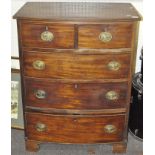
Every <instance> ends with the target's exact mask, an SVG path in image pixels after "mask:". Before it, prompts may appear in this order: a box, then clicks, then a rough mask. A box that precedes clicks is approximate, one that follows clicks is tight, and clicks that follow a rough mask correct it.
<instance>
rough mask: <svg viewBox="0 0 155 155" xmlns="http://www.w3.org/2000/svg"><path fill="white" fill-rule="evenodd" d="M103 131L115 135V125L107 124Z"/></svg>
mask: <svg viewBox="0 0 155 155" xmlns="http://www.w3.org/2000/svg"><path fill="white" fill-rule="evenodd" d="M104 131H105V132H106V133H115V132H116V131H117V128H116V126H115V125H112V124H108V125H106V126H105V127H104Z"/></svg>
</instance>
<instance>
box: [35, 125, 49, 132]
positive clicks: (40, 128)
mask: <svg viewBox="0 0 155 155" xmlns="http://www.w3.org/2000/svg"><path fill="white" fill-rule="evenodd" d="M46 128H47V127H46V125H45V124H43V123H37V124H36V130H37V131H39V132H43V131H45V130H46Z"/></svg>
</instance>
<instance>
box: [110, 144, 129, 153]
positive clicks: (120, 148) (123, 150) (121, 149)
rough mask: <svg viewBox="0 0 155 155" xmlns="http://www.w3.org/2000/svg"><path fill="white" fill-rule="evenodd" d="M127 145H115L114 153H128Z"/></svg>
mask: <svg viewBox="0 0 155 155" xmlns="http://www.w3.org/2000/svg"><path fill="white" fill-rule="evenodd" d="M126 148H127V143H116V144H113V148H112V152H113V153H126Z"/></svg>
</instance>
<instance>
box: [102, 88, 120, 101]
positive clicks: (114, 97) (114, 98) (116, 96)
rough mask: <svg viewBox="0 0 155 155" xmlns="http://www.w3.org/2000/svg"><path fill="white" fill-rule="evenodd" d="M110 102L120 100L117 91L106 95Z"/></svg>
mask: <svg viewBox="0 0 155 155" xmlns="http://www.w3.org/2000/svg"><path fill="white" fill-rule="evenodd" d="M105 97H106V99H108V100H117V99H118V98H119V94H118V93H117V92H116V91H113V90H112V91H108V92H107V93H106V95H105Z"/></svg>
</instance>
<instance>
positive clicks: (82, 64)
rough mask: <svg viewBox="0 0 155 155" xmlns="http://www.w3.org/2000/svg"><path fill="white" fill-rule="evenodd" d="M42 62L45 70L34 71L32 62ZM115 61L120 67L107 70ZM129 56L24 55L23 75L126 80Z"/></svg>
mask: <svg viewBox="0 0 155 155" xmlns="http://www.w3.org/2000/svg"><path fill="white" fill-rule="evenodd" d="M36 60H41V61H44V63H45V69H44V70H36V69H34V68H33V65H32V64H33V62H34V61H36ZM111 61H117V62H119V63H120V64H121V67H120V69H119V70H117V71H112V70H109V69H108V67H107V65H108V63H109V62H111ZM129 69H130V54H120V55H118V54H105V55H104V54H103V55H79V54H69V53H54V52H53V53H52V52H51V53H45V52H44V53H40V52H37V53H36V52H25V53H24V75H26V76H30V77H40V78H55V79H67V78H68V79H106V78H107V79H117V78H128V76H129Z"/></svg>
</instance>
